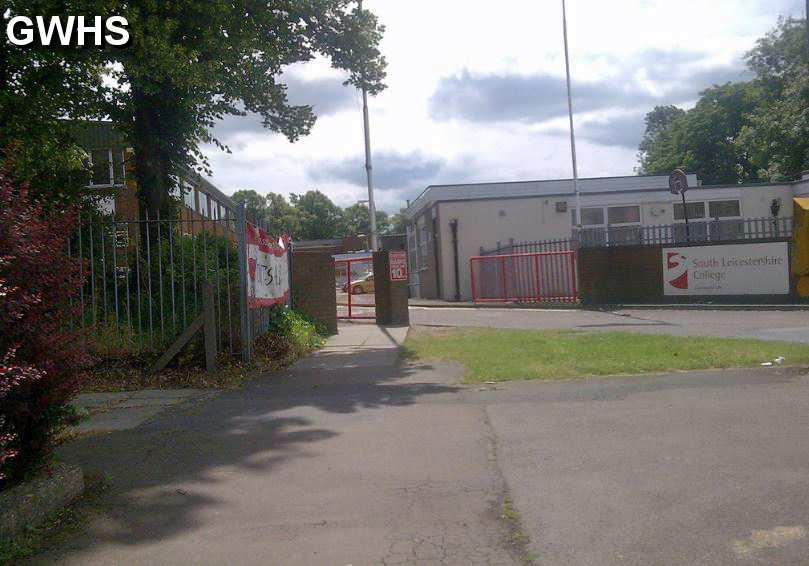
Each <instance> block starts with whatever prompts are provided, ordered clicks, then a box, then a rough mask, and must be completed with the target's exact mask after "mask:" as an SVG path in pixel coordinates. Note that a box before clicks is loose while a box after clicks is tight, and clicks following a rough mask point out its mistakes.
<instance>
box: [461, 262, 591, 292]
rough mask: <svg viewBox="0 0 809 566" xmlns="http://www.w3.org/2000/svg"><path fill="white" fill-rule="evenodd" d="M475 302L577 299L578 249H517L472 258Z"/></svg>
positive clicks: (471, 266)
mask: <svg viewBox="0 0 809 566" xmlns="http://www.w3.org/2000/svg"><path fill="white" fill-rule="evenodd" d="M469 270H470V274H471V286H472V300H473V301H474V302H509V301H514V302H575V301H577V300H578V290H577V284H576V252H574V251H562V252H540V253H517V254H502V255H490V256H475V257H472V258H470V259H469Z"/></svg>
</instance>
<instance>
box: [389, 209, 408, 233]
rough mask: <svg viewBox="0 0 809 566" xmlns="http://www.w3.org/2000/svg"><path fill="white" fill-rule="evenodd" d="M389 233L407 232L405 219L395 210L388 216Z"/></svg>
mask: <svg viewBox="0 0 809 566" xmlns="http://www.w3.org/2000/svg"><path fill="white" fill-rule="evenodd" d="M388 233H389V234H406V233H407V219H406V218H405V215H404V214H402V213H401V212H397V213H396V214H394V215H393V216H391V217H390V228H389V231H388Z"/></svg>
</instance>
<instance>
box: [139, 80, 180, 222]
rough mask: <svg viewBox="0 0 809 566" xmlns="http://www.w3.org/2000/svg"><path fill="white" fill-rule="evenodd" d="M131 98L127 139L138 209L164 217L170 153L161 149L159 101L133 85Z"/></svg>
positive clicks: (167, 197) (169, 171) (166, 210)
mask: <svg viewBox="0 0 809 566" xmlns="http://www.w3.org/2000/svg"><path fill="white" fill-rule="evenodd" d="M132 98H133V106H134V114H135V120H134V124H133V128H132V133H133V136H132V140H131V141H132V147H133V149H134V150H135V178H136V180H137V183H138V200H139V202H140V209H141V211H143V212H148V215H149V218H150V219H154V218H157V215H158V212H159V213H160V214H161V215H163V216H164V217H165V215H167V214H168V213H170V211H171V209H172V207H171V201H170V199H169V190H170V188H171V186H172V182H171V171H172V167H171V160H170V157H169V156H167V155H166V154H165V152H163V151H162V150H161V120H160V114H161V112H160V106H161V101H160V100H159V97H155V96H153V95H147V94H146V93H144V92H143V91H142V90H141V89H137V88H133V91H132Z"/></svg>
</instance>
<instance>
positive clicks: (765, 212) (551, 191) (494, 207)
mask: <svg viewBox="0 0 809 566" xmlns="http://www.w3.org/2000/svg"><path fill="white" fill-rule="evenodd" d="M688 184H689V187H690V188H689V190H688V192H687V193H686V202H687V204H686V206H687V209H684V208H683V205H682V200H681V198H680V197H679V196H677V195H674V194H672V193H671V192H670V191H669V185H668V175H647V176H638V175H635V176H626V177H596V178H585V179H580V180H579V192H580V195H581V206H582V214H581V221H582V229H583V233H582V235H581V236H582V237H583V236H588V237H591V238H592V237H596V238H598V239H600V241H603V242H604V243H605V244H608V243H610V242H609V239H610V237H614V236H611V234H615V233H621V234H627V233H630V234H631V233H633V232H632V231H633V229H635V228H637V229H638V233H640V228H641V227H647V226H663V225H674V226H675V228H676V227H677V226H678V225H680V224H682V225H683V228H684V227H685V226H684V224H685V216H686V212H687V215H688V218H689V220H690V221H693V223H694V224H699V223H702V224H705V223H706V222H707V221H715V220H718V221H723V224H725V225H727V224H728V223H727V222H724V221H733V220H740V221H741V220H743V219H751V218H755V219H766V218H783V219H787V218H791V216H792V204H791V200H792V198H793V197H794V196H799V195H807V194H809V175H805V176H804V178H803V179H802V180H800V181H794V182H783V183H762V184H749V185H711V186H708V185H703V184H702V183H701V182H700V180H699V179H698V178H697V175H695V174H693V173H692V174H689V175H688ZM575 202H576V199H575V195H574V190H573V180H572V179H554V180H543V181H515V182H500V183H468V184H457V185H431V186H429V187H427V188H426V189H425V190H424V191H423V192H422V193H421V195H419V197H418V198H416V199H415V200H413V201H412V202H410V203H409V205H408V208H407V209H406V210H405V212H404V214H405V217H406V218H407V221H408V259H409V263H410V273H411V281H410V283H411V296H414V297H419V298H428V299H443V300H456V299H460V300H470V299H471V298H472V296H471V284H470V272H469V269H470V268H469V258H470V257H473V256H476V255H479V254H481V253H482V252H485V251H486V250H493V249H496V248H500V247H501V246H505V245H508V244H509V243H510V242H525V241H543V240H569V239H571V238H572V237H573V232H574V225H575V221H574V218H575ZM730 225H731V226H736V225H735V224H734V223H733V222H730ZM744 225H745V223H742V222H739V223H738V226H739V227H738V228H735V227H734V229H738V230H743V229H744ZM697 227H698V226H697ZM616 229H620V230H618V231H616ZM612 243H615V244H617V243H620V242H612ZM456 261H457V264H458V276H457V278H456V276H455V263H456Z"/></svg>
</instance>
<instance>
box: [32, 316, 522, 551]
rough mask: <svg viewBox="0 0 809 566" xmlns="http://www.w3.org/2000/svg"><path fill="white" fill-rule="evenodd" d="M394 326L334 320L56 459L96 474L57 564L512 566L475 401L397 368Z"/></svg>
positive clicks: (434, 375) (417, 370)
mask: <svg viewBox="0 0 809 566" xmlns="http://www.w3.org/2000/svg"><path fill="white" fill-rule="evenodd" d="M405 333H406V329H379V328H378V327H376V326H373V325H367V324H355V325H346V326H343V327H341V333H340V335H339V336H336V337H334V338H333V339H332V340H330V341H329V343H328V347H327V348H325V349H324V350H322V351H320V352H318V353H317V354H316V355H314V356H312V357H310V358H308V359H306V360H303V361H302V362H300V363H298V364H297V365H295V366H294V367H293V368H291V369H290V370H289V371H287V372H285V373H283V374H280V375H275V376H268V377H266V378H263V379H260V380H257V381H255V382H253V383H251V384H250V385H248V386H247V387H245V388H244V389H241V390H238V391H233V392H227V393H223V394H221V395H219V396H217V397H216V398H214V399H198V398H197V399H192V400H190V401H188V402H186V403H185V404H182V405H178V406H175V407H174V408H172V409H170V410H168V411H167V412H165V413H163V414H162V415H161V416H158V417H156V418H155V419H153V420H151V421H148V422H146V423H144V424H142V425H140V426H138V427H137V428H134V429H131V430H120V431H115V432H111V433H109V434H105V435H100V436H93V437H87V438H82V439H79V440H76V441H74V442H72V443H70V444H69V445H67V446H66V447H64V448H63V449H62V451H61V457H62V458H63V459H66V460H69V461H76V462H78V463H80V464H81V465H82V466H83V467H84V468H85V469H86V470H87V471H89V472H93V471H96V472H100V473H104V474H107V475H108V477H109V481H110V483H111V487H110V489H109V490H108V493H107V494H105V495H104V496H103V497H102V499H101V501H100V503H99V511H98V513H97V514H95V515H94V516H93V518H92V519H91V521H90V523H89V525H88V528H87V529H86V532H84V533H83V534H82V535H80V536H79V537H78V538H75V539H73V540H70V541H68V542H66V543H64V544H63V545H62V546H61V547H59V548H57V549H54V550H52V551H51V552H50V553H49V554H46V555H43V556H40V557H38V559H37V561H38V562H43V563H51V562H54V561H59V562H60V563H64V564H82V565H88V564H105V565H106V564H279V565H295V564H305V565H310V564H312V565H315V564H316V565H320V564H325V565H332V564H333V565H340V566H342V565H348V564H352V565H354V566H359V565H364V564H459V565H461V564H462V565H471V564H512V563H515V561H516V558H515V555H516V552H515V551H514V550H513V549H510V548H507V546H506V545H505V544H504V541H505V532H504V531H505V526H504V525H503V524H502V521H501V520H500V519H499V514H500V509H501V505H502V498H503V496H504V485H503V483H502V481H501V479H500V474H499V472H498V468H497V458H496V454H495V450H494V445H493V440H492V438H491V435H490V433H489V430H490V429H489V427H488V424H487V417H486V412H485V410H484V408H483V406H482V405H479V404H463V403H457V402H442V401H440V399H447V400H449V399H451V398H452V397H454V396H455V392H456V391H457V389H458V388H457V386H455V385H454V383H455V382H457V377H458V376H457V374H455V375H452V374H451V372H450V373H447V372H446V371H441V372H439V371H437V370H435V369H433V368H432V367H430V366H423V367H409V368H402V367H400V366H399V365H398V364H397V350H396V347H397V345H398V344H399V343H401V341H402V340H403V339H404V337H405Z"/></svg>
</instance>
